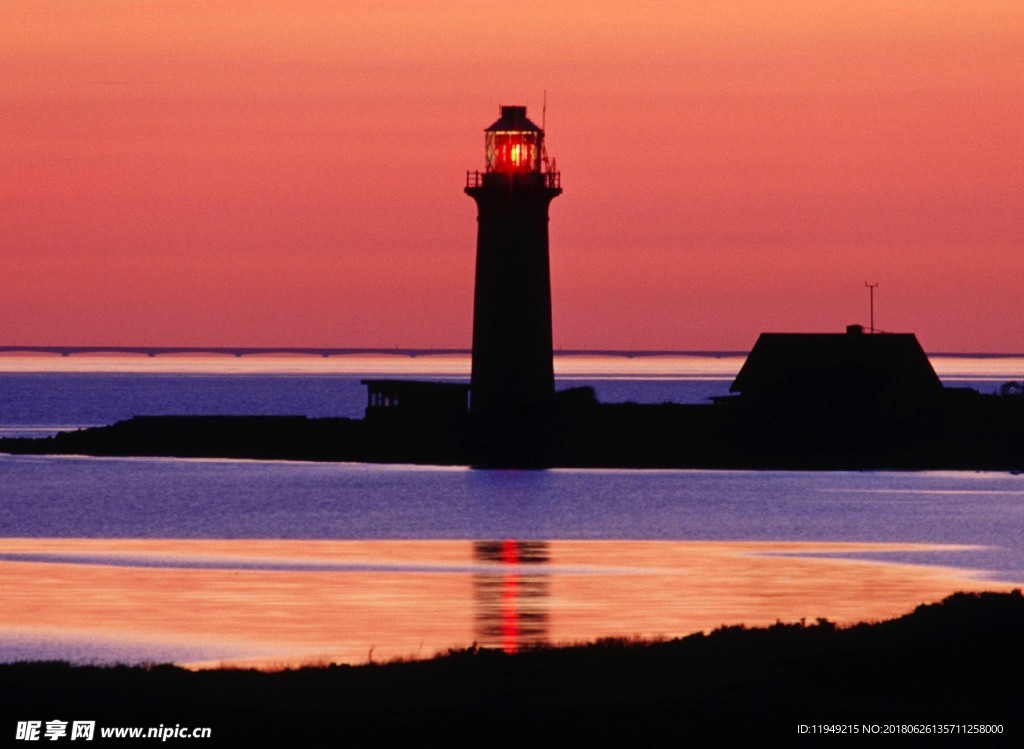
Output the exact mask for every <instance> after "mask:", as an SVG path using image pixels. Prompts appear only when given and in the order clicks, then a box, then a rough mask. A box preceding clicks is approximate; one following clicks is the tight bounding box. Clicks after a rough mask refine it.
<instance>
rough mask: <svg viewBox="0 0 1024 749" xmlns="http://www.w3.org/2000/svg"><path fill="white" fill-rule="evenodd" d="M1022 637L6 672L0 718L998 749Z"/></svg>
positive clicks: (826, 640) (750, 640) (1001, 609)
mask: <svg viewBox="0 0 1024 749" xmlns="http://www.w3.org/2000/svg"><path fill="white" fill-rule="evenodd" d="M1022 631H1024V598H1022V597H1021V594H1020V592H1019V591H1014V592H1013V593H1010V594H995V593H982V594H963V593H961V594H956V595H954V596H951V597H950V598H947V599H946V600H945V601H943V602H942V603H941V604H933V605H928V606H921V607H919V608H918V609H917V610H915V611H914V612H913V613H912V614H909V615H907V616H904V617H902V618H899V619H895V620H892V621H888V622H884V623H880V624H872V625H868V624H861V625H857V626H854V627H851V628H845V629H844V628H837V627H835V626H834V625H832V624H830V623H829V622H827V621H824V620H819V621H817V622H816V623H813V624H807V625H805V624H776V625H775V626H772V627H768V628H765V629H746V628H743V627H726V628H723V629H719V630H716V631H714V632H712V633H710V634H708V635H701V634H697V635H692V636H689V637H685V638H683V639H679V640H671V641H666V642H659V643H653V644H652V643H628V642H623V641H603V642H599V643H596V644H591V645H586V646H578V647H565V648H544V649H537V650H529V651H526V652H522V653H519V654H516V655H505V654H503V653H501V652H500V651H491V650H478V649H475V648H471V649H468V650H463V651H457V652H451V653H449V654H448V655H445V656H442V657H438V658H435V659H433V660H428V661H418V662H406V663H389V664H383V665H364V666H357V667H353V666H329V667H320V668H305V669H299V670H291V671H283V672H279V673H260V672H255V671H230V670H226V671H205V672H198V673H193V672H189V671H184V670H182V669H179V668H176V667H173V666H154V667H149V668H131V667H123V666H122V667H110V668H102V667H72V666H69V665H67V664H61V663H29V664H8V665H0V713H2V714H3V716H4V720H3V723H2V726H3V729H2V730H4V731H10V732H13V731H14V725H15V721H17V720H42V721H46V720H51V719H54V718H58V719H62V720H95V721H96V722H97V725H98V726H103V725H106V726H110V725H113V726H124V725H129V726H130V725H136V726H157V725H160V724H163V725H170V726H173V725H175V724H176V723H180V724H182V725H185V726H209V727H211V728H212V729H213V740H214V742H215V743H214V744H213V745H218V746H220V745H229V746H249V745H253V746H255V745H262V746H268V745H273V746H327V745H331V746H337V745H339V744H341V745H347V746H366V745H384V746H412V745H415V746H424V745H439V742H446V743H448V744H449V745H454V746H463V745H469V744H473V745H477V746H480V745H484V746H486V745H499V746H508V745H513V744H514V745H517V746H529V745H532V744H540V743H543V744H548V743H551V742H552V741H554V740H570V741H573V742H574V745H578V742H581V741H584V742H588V743H589V742H591V741H596V740H597V739H604V741H603V742H601V743H602V744H607V743H608V742H609V741H610V742H618V743H621V744H622V745H626V742H628V745H630V746H635V745H641V746H643V745H651V744H653V745H665V744H666V743H667V742H668V741H671V740H678V739H684V738H696V739H702V740H703V741H705V742H708V745H716V744H717V745H720V742H721V740H723V739H726V738H735V737H744V738H751V739H759V738H771V737H778V738H783V739H789V740H792V739H795V738H798V733H797V725H798V724H806V725H808V726H813V725H821V724H830V725H831V724H844V725H851V726H852V725H856V726H858V727H861V728H859V730H860V731H861V732H863V731H864V729H863V728H862V727H863V726H873V725H877V726H880V729H879V730H880V731H884V730H885V727H886V726H901V725H918V726H933V727H934V726H936V725H945V726H951V725H958V726H964V725H976V724H982V725H993V724H996V725H1002V726H1003V733H1002V735H1001V736H1000V739H1001V740H1003V741H1005V740H1007V739H1010V740H1017V741H1019V737H1020V735H1021V734H1020V730H1021V728H1022V713H1021V709H1020V694H1019V689H1018V688H1017V684H1018V683H1019V679H1020V674H1021V672H1022V667H1024V642H1022V638H1021V635H1020V633H1021V632H1022ZM947 730H949V729H947ZM810 735H813V734H810ZM961 735H962V734H961ZM1011 737H1012V738H1011ZM900 738H901V739H903V738H905V737H902V736H901V737H900ZM929 738H930V739H933V738H934V737H929ZM977 738H978V737H972V739H977ZM812 741H815V742H816V743H820V742H821V738H820V735H819V736H817V737H815V738H812ZM959 741H960V742H964V741H965V739H964V738H960V739H959Z"/></svg>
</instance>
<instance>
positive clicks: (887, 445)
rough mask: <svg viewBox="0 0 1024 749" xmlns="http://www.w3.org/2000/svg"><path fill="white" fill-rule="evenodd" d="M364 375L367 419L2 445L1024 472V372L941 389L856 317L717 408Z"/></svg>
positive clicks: (128, 426)
mask: <svg viewBox="0 0 1024 749" xmlns="http://www.w3.org/2000/svg"><path fill="white" fill-rule="evenodd" d="M510 383H511V384H509V388H510V389H512V390H515V389H516V388H517V387H518V385H515V382H514V381H510ZM364 384H365V385H366V386H367V395H368V399H367V409H366V417H365V418H364V419H341V418H338V419H307V418H305V417H302V416H277V417H274V416H259V417H258V416H149V417H136V418H134V419H130V420H128V421H123V422H119V423H117V424H114V425H112V426H109V427H99V428H93V429H84V430H81V431H76V432H69V433H64V434H59V435H57V436H55V437H50V438H46V439H39V440H31V439H2V440H0V450H2V451H7V452H16V453H36V454H45V453H55V454H74V453H81V454H87V455H125V456H127V455H132V456H146V455H151V456H180V457H227V458H263V459H287V460H343V461H362V462H379V463H425V464H449V465H474V466H484V467H486V466H494V467H554V466H574V467H622V468H657V467H676V468H747V469H820V470H830V469H851V470H858V469H970V470H984V469H988V470H1022V469H1024V395H1022V390H1024V388H1022V387H1021V385H1020V384H1019V383H1007V384H1006V385H1004V387H1003V388H1002V390H1001V393H1000V394H999V395H982V394H980V393H978V392H976V391H974V390H969V389H966V388H944V387H943V386H942V383H941V382H940V380H939V378H938V377H937V376H936V374H935V371H934V370H933V369H932V366H931V364H930V362H929V361H928V357H927V356H926V355H925V353H924V351H923V350H922V349H921V346H920V344H919V343H918V342H917V339H916V338H915V337H914V336H913V335H911V334H888V333H887V334H873V335H871V334H864V332H863V330H862V329H861V328H860V327H859V326H855V325H853V326H850V328H849V329H848V330H847V332H846V333H845V334H829V333H810V334H808V333H765V334H762V335H761V337H760V338H759V339H758V341H757V344H756V345H755V346H754V348H753V350H752V351H751V352H750V355H749V357H748V358H747V361H746V362H745V363H744V365H743V367H742V369H741V370H740V372H739V374H738V375H737V377H736V380H735V381H734V382H733V384H732V387H731V388H730V390H731V391H732V392H734V393H737V395H734V396H729V397H723V398H716V399H714V401H715V402H714V403H711V404H707V405H680V404H674V403H663V404H657V405H651V404H636V403H599V402H598V401H597V398H596V397H595V396H594V392H593V390H592V389H590V388H574V389H569V390H565V391H562V392H559V393H555V394H554V396H553V397H552V398H550V399H549V400H548V401H545V402H543V403H535V404H533V405H529V404H526V405H524V402H521V401H522V399H519V400H516V399H513V400H512V401H511V403H513V404H515V405H516V408H514V409H510V410H504V411H502V410H501V409H498V408H497V407H492V408H490V409H489V410H485V413H484V414H480V413H478V412H476V411H474V409H473V408H471V405H470V404H471V401H472V397H471V396H472V394H471V392H470V388H469V387H467V386H466V385H465V384H455V383H436V382H418V381H408V380H379V379H378V380H365V381H364ZM491 386H493V387H492V389H493V388H497V387H498V384H497V379H496V380H495V382H492V383H491ZM516 392H518V390H516ZM493 395H494V394H493V393H492V396H493ZM492 400H493V398H492ZM528 400H529V399H527V401H528Z"/></svg>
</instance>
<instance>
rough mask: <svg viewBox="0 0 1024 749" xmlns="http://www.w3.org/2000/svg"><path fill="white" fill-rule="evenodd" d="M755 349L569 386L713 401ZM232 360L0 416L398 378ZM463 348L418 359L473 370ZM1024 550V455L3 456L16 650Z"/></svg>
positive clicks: (708, 600)
mask: <svg viewBox="0 0 1024 749" xmlns="http://www.w3.org/2000/svg"><path fill="white" fill-rule="evenodd" d="M234 364H235V365H236V366H237V363H234ZM318 365H319V366H323V363H318ZM19 366H24V363H23V362H21V363H20V364H19ZM76 366H79V367H80V366H81V365H80V364H79V363H76ZM104 366H110V364H109V362H105V363H104ZM122 366H123V365H122ZM164 366H166V364H165V365H164ZM189 366H196V365H189ZM288 366H289V367H294V366H295V365H294V363H293V364H289V365H288ZM403 366H404V365H403ZM735 366H737V363H736V362H735V361H733V360H725V363H724V364H723V360H722V359H719V358H716V359H711V360H708V361H704V362H703V363H694V362H692V361H689V362H686V363H685V366H682V367H681V368H682V370H683V374H673V371H672V368H671V367H670V366H666V363H665V362H650V361H648V362H643V363H641V364H640V370H641V373H640V375H639V376H637V375H636V372H633V375H634V376H629V375H630V372H629V371H615V368H614V367H610V366H608V364H607V363H603V364H598V363H595V362H588V363H586V364H585V366H581V365H580V364H577V365H576V370H575V371H574V372H572V373H569V374H563V376H562V377H561V378H560V387H564V386H569V385H588V386H592V387H594V388H595V390H596V391H597V393H598V395H599V397H601V398H602V399H603V400H609V401H611V400H635V401H639V402H662V401H676V402H701V401H703V400H705V399H706V398H708V397H711V396H715V395H725V394H726V393H727V392H728V385H729V382H730V377H729V373H728V371H727V370H728V368H730V367H735ZM209 367H210V363H209V362H203V363H202V366H201V367H199V370H200V371H196V370H195V369H193V370H192V371H182V372H168V371H161V372H152V371H141V372H140V371H128V372H125V371H105V372H96V371H81V370H79V371H64V372H55V371H50V372H39V371H18V372H8V373H5V374H0V429H3V430H5V431H6V432H7V433H8V434H42V433H47V432H53V431H57V430H63V429H68V428H77V427H79V426H83V425H88V424H102V423H109V422H111V421H114V420H116V419H119V418H126V417H129V416H132V415H136V414H141V413H149V414H154V413H266V414H277V413H301V414H305V415H308V416H358V415H359V413H360V411H361V409H362V407H363V402H364V401H363V398H364V397H365V396H364V392H363V389H362V387H361V385H360V383H359V381H360V379H361V378H362V377H364V376H373V375H377V374H380V372H379V371H370V368H369V367H367V368H366V369H367V371H363V372H353V371H342V372H302V371H298V372H296V371H271V372H267V371H265V370H266V368H267V365H266V363H262V365H261V367H258V368H256V369H255V370H253V371H242V372H238V371H233V372H216V371H208V369H209ZM687 367H689V369H687ZM12 368H13V367H12ZM425 368H426V369H428V370H429V369H430V367H429V366H427V367H425ZM381 369H384V370H385V372H384V373H385V374H387V371H386V370H387V367H381ZM441 369H442V370H443V371H440V372H437V371H433V372H431V371H427V372H418V373H414V374H419V375H432V376H431V379H437V378H438V377H441V378H450V379H460V378H462V379H464V378H465V372H464V371H459V369H458V367H457V366H454V365H452V364H451V363H450V362H449V363H446V364H445V365H444V367H442V368H441ZM621 369H622V370H628V367H622V368H621ZM978 369H979V370H982V372H981V374H980V375H979V374H978V373H977V372H973V373H972V372H971V371H970V370H969V368H965V367H963V366H961V368H960V369H959V370H957V374H958V375H959V377H960V378H961V379H960V381H961V382H970V383H980V384H981V385H982V387H983V388H985V387H987V388H990V389H991V388H994V387H996V386H997V383H998V381H999V379H1000V377H1001V376H1002V377H1004V378H1005V379H1020V374H1019V372H1020V370H1014V369H1012V368H1008V367H1005V366H1004V367H1003V369H1002V370H1000V371H999V372H997V373H995V374H994V375H993V369H992V368H991V367H989V368H988V369H985V367H984V366H981V367H978ZM399 374H400V375H401V376H408V374H409V373H408V372H406V371H401V372H399ZM950 379H951V378H950ZM267 544H271V546H267ZM1022 550H1024V477H1022V476H1018V475H1012V474H1007V473H972V472H906V473H892V472H852V473H851V472H758V471H686V470H657V471H654V470H651V471H635V470H565V469H556V470H547V471H481V470H471V469H468V468H459V467H454V468H453V467H446V468H436V467H418V466H373V465H360V464H316V463H301V462H273V461H236V460H179V459H164V458H154V459H138V458H133V459H117V458H87V457H74V456H61V457H45V456H11V455H0V591H2V593H0V596H2V597H3V599H4V600H3V604H4V605H3V606H2V607H0V612H2V613H0V659H5V660H11V659H18V658H53V657H57V658H68V659H77V660H100V661H110V660H138V659H150V660H153V659H155V660H175V661H178V662H191V663H194V662H223V661H230V662H246V660H247V659H248V660H250V661H260V662H263V663H268V662H269V663H270V664H271V665H273V664H274V663H279V662H280V663H284V662H288V663H290V662H295V661H298V662H304V661H308V660H317V659H322V660H360V659H364V660H365V658H366V656H367V654H368V652H369V650H370V649H373V648H376V649H377V650H376V651H375V652H377V653H378V656H382V655H383V654H391V655H415V654H419V655H429V654H431V653H432V652H433V651H434V650H437V649H443V648H445V647H455V646H460V645H467V644H469V643H471V642H478V643H482V644H490V645H495V646H500V647H505V648H506V649H516V648H518V647H521V646H524V645H528V644H530V643H533V642H539V641H561V640H571V639H586V638H589V637H595V636H606V635H631V634H639V635H643V636H665V635H671V634H685V633H686V632H689V631H694V630H696V629H702V628H707V627H710V626H715V625H716V624H725V623H748V624H751V623H758V622H761V623H764V622H771V621H774V620H775V619H776V618H786V617H793V618H801V617H816V616H831V617H833V618H838V619H841V620H843V619H845V620H857V619H859V618H865V617H868V618H870V617H872V616H886V615H894V614H897V613H900V612H901V611H904V610H908V609H909V608H910V607H912V606H913V605H915V604H916V603H920V602H923V601H925V600H934V599H935V598H937V597H941V595H944V594H947V593H949V592H952V591H953V590H957V589H972V588H973V589H978V588H993V589H1003V588H1005V587H1007V586H1012V585H1014V584H1020V583H1021V582H1022V581H1024V551H1022Z"/></svg>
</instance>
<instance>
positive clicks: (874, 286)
mask: <svg viewBox="0 0 1024 749" xmlns="http://www.w3.org/2000/svg"><path fill="white" fill-rule="evenodd" d="M864 285H865V286H866V287H867V288H868V296H869V299H870V301H869V302H868V304H869V305H870V307H869V310H870V318H869V319H870V324H869V326H868V332H869V333H874V332H875V289H877V288H878V282H877V281H875V282H874V283H868V282H867V281H865V282H864Z"/></svg>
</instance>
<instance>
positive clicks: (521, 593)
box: [473, 539, 551, 653]
mask: <svg viewBox="0 0 1024 749" xmlns="http://www.w3.org/2000/svg"><path fill="white" fill-rule="evenodd" d="M473 559H474V560H475V561H477V562H482V563H486V564H493V565H495V569H494V570H493V571H491V570H490V569H488V570H487V571H485V572H479V573H477V574H475V575H474V576H473V604H474V617H473V619H474V624H475V632H476V641H477V644H478V645H481V646H483V647H487V648H501V649H502V650H504V651H505V652H506V653H515V652H518V651H519V650H520V649H521V648H522V647H524V646H528V645H537V644H540V643H544V642H547V640H548V619H549V612H548V606H547V603H548V598H549V597H550V595H551V592H550V590H551V583H550V579H549V575H548V572H547V571H546V569H545V565H547V563H548V560H549V549H548V542H547V541H514V540H511V539H506V540H504V541H475V542H474V543H473Z"/></svg>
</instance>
